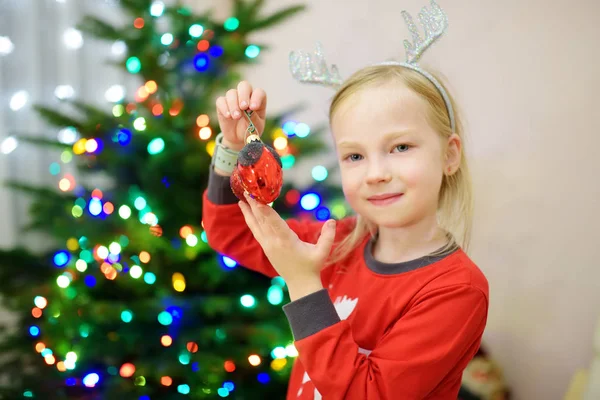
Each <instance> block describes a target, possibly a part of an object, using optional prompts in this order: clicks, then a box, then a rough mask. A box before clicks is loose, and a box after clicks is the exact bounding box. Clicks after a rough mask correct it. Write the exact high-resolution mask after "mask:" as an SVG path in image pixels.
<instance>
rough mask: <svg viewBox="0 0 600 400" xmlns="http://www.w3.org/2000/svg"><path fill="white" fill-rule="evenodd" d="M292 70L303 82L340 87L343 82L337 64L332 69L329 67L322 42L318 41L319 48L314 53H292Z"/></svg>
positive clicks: (297, 78)
mask: <svg viewBox="0 0 600 400" xmlns="http://www.w3.org/2000/svg"><path fill="white" fill-rule="evenodd" d="M290 71H291V73H292V76H293V77H294V78H295V79H296V80H298V81H300V82H303V83H315V84H318V85H323V86H330V87H333V88H338V87H340V86H341V84H342V82H343V80H342V77H341V76H340V73H339V71H338V68H337V66H335V65H332V66H331V70H330V69H329V68H328V67H327V62H326V61H325V57H324V56H323V48H322V47H321V44H320V43H317V50H316V51H315V52H314V54H309V53H306V52H304V51H292V52H291V53H290Z"/></svg>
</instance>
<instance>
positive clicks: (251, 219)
mask: <svg viewBox="0 0 600 400" xmlns="http://www.w3.org/2000/svg"><path fill="white" fill-rule="evenodd" d="M238 206H239V207H240V209H241V210H242V214H244V220H245V221H246V225H248V228H250V231H251V232H252V234H253V235H254V237H255V238H256V240H258V242H259V243H261V241H262V238H263V235H262V231H261V229H260V225H259V223H258V221H257V220H256V217H255V216H254V213H253V212H252V209H251V208H250V206H248V204H246V203H244V202H243V201H239V202H238ZM261 245H262V243H261Z"/></svg>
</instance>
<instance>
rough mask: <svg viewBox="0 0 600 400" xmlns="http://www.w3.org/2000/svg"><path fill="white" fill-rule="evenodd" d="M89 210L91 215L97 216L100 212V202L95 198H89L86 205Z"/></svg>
mask: <svg viewBox="0 0 600 400" xmlns="http://www.w3.org/2000/svg"><path fill="white" fill-rule="evenodd" d="M88 208H89V210H90V214H92V215H93V216H97V215H98V214H100V213H101V212H102V202H101V201H100V200H98V199H96V198H93V199H91V200H90V204H89V205H88Z"/></svg>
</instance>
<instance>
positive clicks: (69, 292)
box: [65, 287, 77, 300]
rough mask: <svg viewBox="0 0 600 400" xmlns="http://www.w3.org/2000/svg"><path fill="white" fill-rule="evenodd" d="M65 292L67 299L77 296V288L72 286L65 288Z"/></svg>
mask: <svg viewBox="0 0 600 400" xmlns="http://www.w3.org/2000/svg"><path fill="white" fill-rule="evenodd" d="M65 294H66V295H67V298H68V299H70V300H73V299H74V298H75V297H77V290H75V288H74V287H68V288H67V289H66V290H65Z"/></svg>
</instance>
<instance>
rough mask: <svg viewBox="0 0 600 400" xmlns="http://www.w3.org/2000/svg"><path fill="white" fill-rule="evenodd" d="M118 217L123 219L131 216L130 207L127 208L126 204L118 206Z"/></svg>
mask: <svg viewBox="0 0 600 400" xmlns="http://www.w3.org/2000/svg"><path fill="white" fill-rule="evenodd" d="M119 217H121V218H123V219H127V218H129V217H131V208H129V207H128V206H121V207H119Z"/></svg>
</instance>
